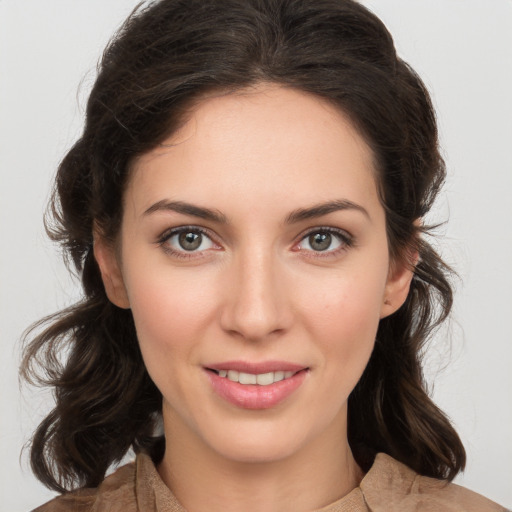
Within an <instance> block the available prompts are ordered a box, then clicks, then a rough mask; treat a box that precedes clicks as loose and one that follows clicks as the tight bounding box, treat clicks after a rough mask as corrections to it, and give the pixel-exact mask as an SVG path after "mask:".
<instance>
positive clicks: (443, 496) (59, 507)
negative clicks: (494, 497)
mask: <svg viewBox="0 0 512 512" xmlns="http://www.w3.org/2000/svg"><path fill="white" fill-rule="evenodd" d="M33 512H186V510H185V509H184V508H183V507H182V506H181V505H180V503H179V502H178V500H177V499H176V497H175V496H174V495H173V493H172V492H171V490H170V489H169V488H168V487H167V486H166V485H165V483H164V482H163V481H162V479H161V478H160V476H159V474H158V472H157V470H156V468H155V466H154V464H153V462H152V460H151V459H150V458H149V457H148V456H147V455H144V454H140V455H138V456H137V459H136V460H135V462H132V463H130V464H127V465H125V466H123V467H121V468H119V469H118V470H117V471H116V472H115V473H113V474H112V475H110V476H108V477H107V478H106V479H105V480H104V481H103V483H102V484H101V485H100V486H99V487H98V488H95V489H80V490H77V491H74V492H71V493H67V494H63V495H62V496H58V497H57V498H55V499H54V500H52V501H50V502H48V503H46V504H45V505H42V506H41V507H38V508H36V509H35V510H34V511H33ZM283 512H288V511H283ZM290 512H293V511H290ZM315 512H507V510H506V509H505V508H503V507H501V506H499V505H497V504H496V503H494V502H492V501H490V500H488V499H487V498H484V497H483V496H481V495H479V494H477V493H475V492H473V491H470V490H468V489H465V488H464V487H461V486H459V485H456V484H451V483H446V482H444V481H441V480H436V479H434V478H428V477H424V476H420V475H418V474H417V473H415V472H414V471H412V470H411V469H409V468H408V467H407V466H404V465H403V464H401V463H400V462H397V461H396V460H394V459H393V458H391V457H390V456H389V455H385V454H383V453H380V454H378V455H377V457H376V459H375V462H374V464H373V466H372V467H371V469H370V471H369V472H368V473H367V474H366V475H365V477H364V478H363V480H362V481H361V484H360V485H359V487H357V488H355V489H354V490H352V491H351V492H350V493H349V494H347V495H346V496H344V497H343V498H340V499H339V500H337V501H335V502H334V503H331V504H330V505H328V506H326V507H323V508H321V509H318V510H317V511H315Z"/></svg>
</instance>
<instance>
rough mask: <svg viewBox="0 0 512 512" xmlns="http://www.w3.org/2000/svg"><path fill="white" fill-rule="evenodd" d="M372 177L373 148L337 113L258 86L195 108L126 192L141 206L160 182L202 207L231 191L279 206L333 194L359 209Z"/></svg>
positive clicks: (306, 98) (146, 159)
mask: <svg viewBox="0 0 512 512" xmlns="http://www.w3.org/2000/svg"><path fill="white" fill-rule="evenodd" d="M374 174H375V173H374V165H373V154H372V151H371V149H370V148H369V147H368V145H367V144H366V143H365V141H364V139H363V138H362V137H361V136H360V135H359V133H358V132H357V130H356V128H355V127H354V125H353V124H352V123H351V121H350V120H349V118H348V117H347V116H346V115H345V114H344V113H343V112H342V111H340V110H339V109H338V108H336V107H335V106H333V105H332V104H331V103H329V102H328V101H326V100H323V99H321V98H319V97H317V96H314V95H312V94H308V93H304V92H301V91H297V90H294V89H290V88H286V87H279V86H258V87H256V88H253V89H250V90H243V91H239V92H237V93H230V94H219V95H216V96H211V97H208V98H205V99H203V100H201V101H200V102H198V103H197V104H196V105H195V106H194V108H193V109H192V110H191V112H190V114H189V117H188V118H187V121H186V122H185V123H184V124H183V125H182V127H181V128H180V129H179V130H178V131H177V132H176V133H174V134H172V135H171V136H170V137H169V138H168V139H167V140H166V141H164V143H163V144H161V145H160V146H159V147H157V148H155V149H154V150H152V151H150V152H149V153H147V154H145V155H143V156H141V157H140V158H139V159H138V160H137V161H136V162H135V163H134V166H133V175H132V179H131V184H130V187H129V188H130V189H131V193H132V194H135V195H141V193H143V195H146V196H147V197H146V198H145V201H146V203H149V202H151V201H156V200H158V199H162V197H157V196H161V195H162V194H164V189H165V187H164V183H165V184H167V185H168V190H167V192H166V193H167V194H171V195H174V194H182V195H185V196H187V197H186V198H185V199H187V200H188V199H193V200H195V201H202V202H205V201H206V202H211V201H212V200H213V199H217V200H220V201H222V199H223V198H225V199H229V200H232V196H230V191H232V192H233V193H236V194H238V195H239V196H240V195H242V196H244V197H245V198H253V199H255V200H260V201H262V200H263V199H265V200H268V199H269V198H270V199H273V200H279V201H280V202H283V203H286V202H287V200H288V199H290V198H293V199H294V200H295V202H306V203H308V202H310V203H311V202H321V201H324V200H329V199H331V198H332V195H333V193H334V191H336V194H337V195H340V194H341V195H346V194H349V195H351V196H352V199H354V200H358V201H359V202H360V201H365V200H367V199H368V196H372V197H373V195H374V194H375V180H374ZM188 196H190V197H188ZM179 199H182V198H181V197H180V198H179ZM146 205H147V206H149V205H148V204H146Z"/></svg>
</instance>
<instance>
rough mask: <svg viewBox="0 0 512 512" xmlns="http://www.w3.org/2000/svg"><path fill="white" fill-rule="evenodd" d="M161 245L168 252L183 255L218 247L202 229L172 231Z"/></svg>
mask: <svg viewBox="0 0 512 512" xmlns="http://www.w3.org/2000/svg"><path fill="white" fill-rule="evenodd" d="M159 243H160V244H161V245H162V246H163V247H164V249H166V250H167V251H169V252H171V253H174V254H176V253H178V254H182V255H185V254H186V253H196V252H201V251H206V250H208V249H215V248H217V247H218V246H217V245H216V244H215V243H214V242H213V240H212V239H211V238H210V237H209V236H208V235H207V234H206V233H205V232H204V231H203V230H202V229H200V228H195V227H181V228H176V229H172V230H171V231H168V232H167V233H165V234H164V235H163V236H162V238H161V239H160V240H159Z"/></svg>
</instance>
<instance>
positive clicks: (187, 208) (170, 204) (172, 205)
mask: <svg viewBox="0 0 512 512" xmlns="http://www.w3.org/2000/svg"><path fill="white" fill-rule="evenodd" d="M159 211H171V212H176V213H182V214H184V215H191V216H193V217H198V218H200V219H206V220H210V221H213V222H217V223H219V224H226V223H227V218H226V216H225V215H224V214H223V213H221V212H219V211H218V210H211V209H210V208H203V207H202V206H195V205H193V204H190V203H185V202H183V201H168V200H166V199H163V200H162V201H158V202H157V203H155V204H154V205H152V206H150V207H149V208H148V209H147V210H146V211H145V212H144V215H150V214H152V213H155V212H159Z"/></svg>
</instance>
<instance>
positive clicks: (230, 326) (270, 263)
mask: <svg viewBox="0 0 512 512" xmlns="http://www.w3.org/2000/svg"><path fill="white" fill-rule="evenodd" d="M229 279H230V281H231V282H230V286H228V287H227V289H228V290H229V291H228V295H229V296H228V298H227V302H226V306H225V310H224V312H223V315H222V318H223V328H224V329H226V330H227V331H230V332H236V333H238V334H240V335H241V336H243V337H244V338H246V339H248V340H257V339H262V338H264V337H265V336H267V335H269V334H271V333H275V332H277V331H282V330H284V329H285V328H286V327H287V325H288V322H289V311H288V309H289V308H288V304H287V301H286V294H284V293H283V288H282V286H281V284H282V283H281V281H282V276H281V272H280V270H279V262H278V261H277V258H276V255H275V254H273V253H272V251H271V250H265V249H264V248H263V247H254V246H253V247H250V248H247V249H246V250H244V251H240V253H239V254H238V255H237V256H236V257H235V258H234V261H233V265H232V268H231V272H230V276H229Z"/></svg>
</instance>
